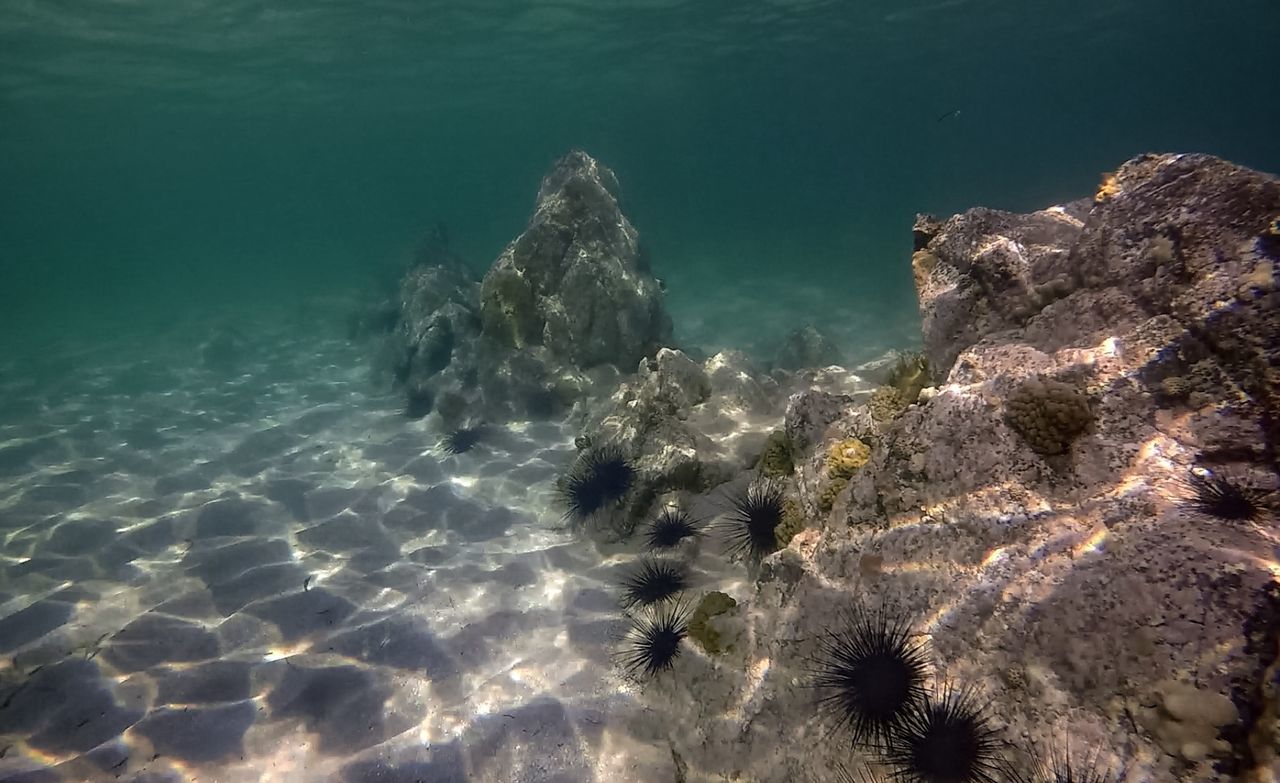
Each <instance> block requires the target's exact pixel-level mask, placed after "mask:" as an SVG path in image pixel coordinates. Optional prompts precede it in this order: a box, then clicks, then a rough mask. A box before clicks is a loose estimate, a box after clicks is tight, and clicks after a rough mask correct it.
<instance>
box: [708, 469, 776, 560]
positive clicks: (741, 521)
mask: <svg viewBox="0 0 1280 783" xmlns="http://www.w3.org/2000/svg"><path fill="white" fill-rule="evenodd" d="M785 500H786V498H785V495H784V494H783V489H782V485H781V484H779V483H777V482H774V481H770V480H765V481H759V482H756V483H754V484H751V485H750V486H748V487H746V488H744V489H742V490H740V491H739V492H738V493H737V494H736V495H734V496H733V497H732V498H731V499H730V501H729V502H730V506H731V507H730V509H729V510H728V511H727V512H726V513H725V515H724V516H723V517H722V518H721V522H720V523H719V525H718V526H717V528H718V530H719V532H720V534H721V536H722V537H723V538H724V540H725V543H726V544H727V548H728V551H729V555H730V556H732V557H735V558H745V559H747V560H749V561H751V562H752V563H759V562H760V561H761V560H763V559H765V558H766V557H768V556H769V555H771V554H773V553H774V552H777V551H778V550H779V549H780V548H781V547H779V546H778V537H777V534H776V533H775V532H774V531H775V530H776V529H777V527H778V525H780V524H782V517H783V514H784V513H785V511H786V504H785Z"/></svg>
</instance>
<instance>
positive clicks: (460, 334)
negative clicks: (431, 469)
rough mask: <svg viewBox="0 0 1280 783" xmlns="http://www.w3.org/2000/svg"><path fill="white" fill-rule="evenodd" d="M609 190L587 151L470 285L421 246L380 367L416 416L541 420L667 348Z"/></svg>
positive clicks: (566, 163)
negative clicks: (387, 370)
mask: <svg viewBox="0 0 1280 783" xmlns="http://www.w3.org/2000/svg"><path fill="white" fill-rule="evenodd" d="M618 193H619V188H618V183H617V180H616V178H615V177H614V175H613V172H611V171H610V170H609V169H608V168H606V167H605V166H602V165H601V164H599V163H597V162H596V161H595V160H594V159H593V158H591V157H590V156H589V155H587V154H586V153H584V152H572V153H570V154H569V155H566V156H565V157H564V158H562V159H560V160H559V161H557V162H556V164H555V165H554V166H553V167H552V170H551V171H550V173H548V174H547V176H546V177H545V178H544V179H543V182H542V186H541V188H540V190H539V192H538V199H537V204H536V205H535V208H534V214H533V217H532V218H530V220H529V224H528V226H527V228H526V229H525V231H524V233H522V234H521V235H520V236H519V237H518V238H517V239H516V240H515V241H513V242H512V243H511V244H510V245H509V246H508V247H507V248H506V249H505V250H504V251H503V252H502V254H501V255H500V256H499V257H498V259H497V260H496V261H495V262H494V263H493V265H492V267H491V268H490V269H489V271H488V273H487V274H485V275H484V277H483V280H482V281H477V280H476V279H475V278H474V277H473V276H472V275H471V273H470V271H469V270H468V269H467V268H466V266H465V265H464V264H463V263H462V262H461V260H460V259H459V258H458V257H457V256H456V254H454V253H453V252H452V251H451V250H449V248H448V242H447V236H446V235H445V234H444V232H443V231H442V230H436V231H433V232H432V233H430V234H429V235H428V237H427V239H426V240H425V241H424V242H423V243H422V246H421V247H420V248H419V251H418V254H417V256H416V260H415V263H414V265H413V267H412V268H411V269H410V270H409V272H408V273H407V274H406V275H405V276H404V278H403V279H402V280H401V282H400V286H399V293H398V308H397V317H396V318H395V319H393V324H394V325H393V327H392V334H391V336H390V338H389V339H388V340H387V341H386V343H385V346H384V361H383V364H384V365H386V366H388V367H389V368H390V370H391V373H392V375H393V377H394V379H395V382H396V384H397V385H398V386H399V387H400V388H402V389H403V390H404V392H405V393H406V395H407V398H408V400H409V405H408V406H407V412H409V413H410V415H413V416H415V417H417V416H421V415H425V414H426V413H428V412H430V411H432V410H434V411H436V412H437V413H438V414H439V415H440V416H441V418H442V419H444V421H445V423H446V424H449V425H452V424H457V423H459V422H461V421H462V420H464V419H476V418H488V419H495V418H497V419H501V418H511V417H519V418H543V417H546V416H551V415H557V414H559V413H562V412H564V411H565V410H568V409H571V408H573V407H574V406H575V405H578V404H582V403H584V402H585V400H586V398H587V397H588V396H590V394H591V393H594V391H595V390H601V391H602V392H603V393H606V394H607V393H608V391H609V390H610V389H611V388H612V386H613V385H615V384H616V382H617V378H618V376H619V372H618V370H617V368H619V367H624V368H628V369H629V368H630V367H632V366H634V365H635V363H636V362H638V361H639V360H640V358H641V357H643V356H645V355H648V354H651V353H652V352H653V351H654V350H655V349H656V347H657V346H658V345H661V344H663V343H666V342H669V341H670V338H671V320H670V318H669V317H668V316H667V314H666V310H665V309H664V307H663V304H662V291H661V286H660V284H659V283H658V281H657V280H656V279H654V278H653V276H652V275H651V274H649V271H648V269H647V267H646V265H645V264H644V263H643V261H642V259H641V256H640V251H639V244H638V237H637V234H636V230H635V228H634V227H633V226H632V225H631V222H630V221H629V220H627V218H626V216H625V215H623V214H622V211H621V209H620V208H619V206H618Z"/></svg>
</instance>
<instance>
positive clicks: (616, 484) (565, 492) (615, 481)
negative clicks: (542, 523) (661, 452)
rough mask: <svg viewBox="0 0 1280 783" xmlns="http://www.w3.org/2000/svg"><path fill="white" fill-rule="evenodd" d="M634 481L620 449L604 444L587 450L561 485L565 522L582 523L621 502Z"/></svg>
mask: <svg viewBox="0 0 1280 783" xmlns="http://www.w3.org/2000/svg"><path fill="white" fill-rule="evenodd" d="M635 479H636V469H635V467H634V466H633V465H632V464H631V462H630V461H629V460H628V459H627V457H626V454H624V453H623V451H622V449H621V448H620V447H619V446H616V445H613V444H606V445H603V446H598V447H594V448H588V449H586V450H585V451H583V452H581V453H580V454H578V457H577V458H576V459H575V460H574V461H573V465H571V466H570V467H569V472H568V473H567V474H565V476H564V478H563V479H562V480H561V481H560V487H559V493H560V500H561V502H562V503H563V504H564V507H565V518H566V519H571V520H573V521H575V522H585V521H586V520H588V519H590V518H591V517H592V516H594V515H595V514H596V512H598V511H601V510H603V509H604V508H606V507H608V506H610V505H613V504H616V503H617V502H618V501H620V500H622V498H623V496H625V495H626V494H627V492H628V491H630V489H631V485H632V484H634V483H635Z"/></svg>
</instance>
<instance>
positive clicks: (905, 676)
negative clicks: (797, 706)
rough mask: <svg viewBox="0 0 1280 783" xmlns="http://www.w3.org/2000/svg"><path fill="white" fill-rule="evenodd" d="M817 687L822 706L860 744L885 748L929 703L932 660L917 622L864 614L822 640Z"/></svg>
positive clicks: (815, 677)
mask: <svg viewBox="0 0 1280 783" xmlns="http://www.w3.org/2000/svg"><path fill="white" fill-rule="evenodd" d="M818 645H819V650H818V655H817V657H816V659H815V661H814V663H815V666H814V668H813V670H812V671H813V683H812V684H813V687H814V688H816V689H818V692H819V696H818V704H819V707H820V708H821V710H822V711H823V712H825V713H827V714H828V715H830V716H831V717H832V718H833V719H834V721H835V725H836V727H837V728H839V727H844V726H848V727H849V729H850V730H851V731H852V733H853V741H854V742H864V741H868V742H870V743H871V744H872V745H875V746H883V745H884V744H886V743H887V742H888V740H889V737H890V735H891V734H892V733H893V732H894V731H896V730H897V729H898V728H899V727H900V726H901V725H902V722H903V720H905V719H906V717H907V715H908V714H910V713H911V712H912V711H913V710H915V709H918V708H919V707H920V705H922V704H923V703H924V702H925V699H926V695H927V694H926V693H925V689H924V683H925V678H926V676H927V674H928V659H927V656H926V653H925V649H924V643H923V642H922V641H921V640H920V639H919V638H917V637H915V636H913V635H912V633H911V624H910V623H909V622H907V621H906V620H904V619H902V618H891V617H890V616H889V615H888V613H886V612H885V611H883V610H881V611H878V612H874V613H872V612H859V613H857V614H854V615H850V616H848V617H847V618H846V620H845V623H844V627H843V628H841V629H840V630H838V631H827V634H826V636H825V637H824V638H822V639H821V640H819V643H818Z"/></svg>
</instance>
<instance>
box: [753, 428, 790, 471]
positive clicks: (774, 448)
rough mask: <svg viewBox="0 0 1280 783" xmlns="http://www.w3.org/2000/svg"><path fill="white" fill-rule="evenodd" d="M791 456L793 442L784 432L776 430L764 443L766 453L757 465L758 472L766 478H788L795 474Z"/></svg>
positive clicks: (764, 452) (761, 456)
mask: <svg viewBox="0 0 1280 783" xmlns="http://www.w3.org/2000/svg"><path fill="white" fill-rule="evenodd" d="M795 469H796V466H795V462H794V461H793V460H792V456H791V441H790V440H788V439H787V434H786V433H785V432H783V431H782V430H775V431H774V432H772V433H771V434H770V435H769V439H768V440H766V441H765V443H764V451H763V452H761V454H760V460H759V461H758V462H757V463H756V470H757V471H758V472H759V473H760V475H761V476H764V477H766V478H786V477H787V476H790V475H791V474H792V473H794V472H795Z"/></svg>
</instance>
